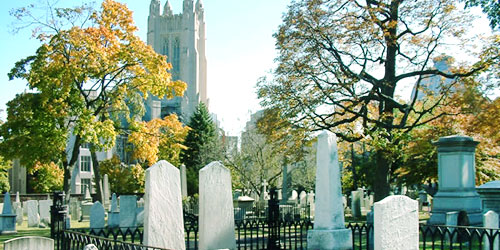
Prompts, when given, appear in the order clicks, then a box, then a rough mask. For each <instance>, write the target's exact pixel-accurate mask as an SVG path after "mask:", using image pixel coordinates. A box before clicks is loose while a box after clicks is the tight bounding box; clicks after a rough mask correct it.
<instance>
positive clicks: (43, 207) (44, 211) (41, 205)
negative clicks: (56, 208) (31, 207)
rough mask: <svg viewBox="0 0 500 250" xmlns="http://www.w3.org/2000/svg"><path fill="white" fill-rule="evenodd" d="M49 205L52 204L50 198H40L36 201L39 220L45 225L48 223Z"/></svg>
mask: <svg viewBox="0 0 500 250" xmlns="http://www.w3.org/2000/svg"><path fill="white" fill-rule="evenodd" d="M50 206H52V200H41V201H38V211H39V214H40V221H41V222H43V223H44V224H45V225H48V224H49V223H50Z"/></svg>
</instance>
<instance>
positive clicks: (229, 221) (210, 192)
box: [199, 161, 236, 250]
mask: <svg viewBox="0 0 500 250" xmlns="http://www.w3.org/2000/svg"><path fill="white" fill-rule="evenodd" d="M199 183H200V186H199V187H200V190H199V192H200V205H199V206H200V227H199V232H200V243H199V244H200V245H199V247H200V250H209V249H236V240H235V236H234V235H235V234H234V209H233V199H232V190H231V173H230V172H229V169H227V168H226V167H224V166H223V165H222V164H221V163H220V162H218V161H216V162H212V163H210V164H208V165H207V166H205V167H204V168H202V169H201V170H200V182H199Z"/></svg>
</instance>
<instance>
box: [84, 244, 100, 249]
mask: <svg viewBox="0 0 500 250" xmlns="http://www.w3.org/2000/svg"><path fill="white" fill-rule="evenodd" d="M83 250H99V248H97V247H96V246H95V245H94V244H88V245H86V246H85V247H84V248H83Z"/></svg>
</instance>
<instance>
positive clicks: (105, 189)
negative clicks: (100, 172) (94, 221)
mask: <svg viewBox="0 0 500 250" xmlns="http://www.w3.org/2000/svg"><path fill="white" fill-rule="evenodd" d="M102 193H103V197H102V202H103V204H102V205H103V206H104V208H105V209H106V210H108V209H109V205H110V204H109V197H110V196H111V190H110V188H109V177H108V174H105V175H104V178H103V180H102Z"/></svg>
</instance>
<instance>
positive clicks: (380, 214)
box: [373, 195, 419, 250]
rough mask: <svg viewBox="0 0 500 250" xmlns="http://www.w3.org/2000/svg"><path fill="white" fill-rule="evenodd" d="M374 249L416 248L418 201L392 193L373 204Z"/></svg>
mask: <svg viewBox="0 0 500 250" xmlns="http://www.w3.org/2000/svg"><path fill="white" fill-rule="evenodd" d="M373 229H374V237H375V239H374V242H375V249H390V250H417V249H418V248H419V239H418V202H417V201H415V200H412V199H410V198H408V197H407V196H403V195H393V196H389V197H386V198H385V199H383V200H381V201H379V202H375V204H374V228H373Z"/></svg>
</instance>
